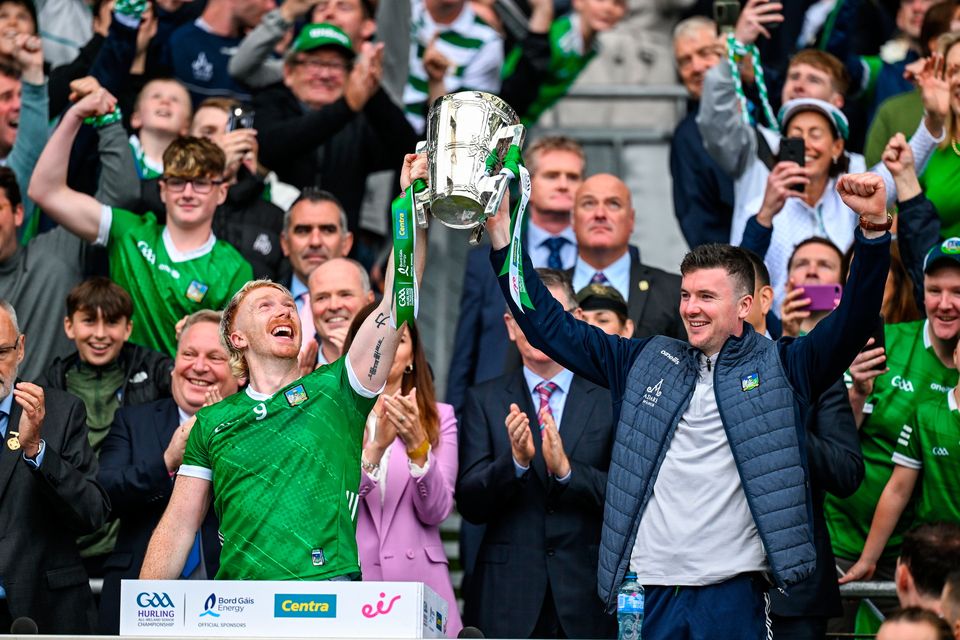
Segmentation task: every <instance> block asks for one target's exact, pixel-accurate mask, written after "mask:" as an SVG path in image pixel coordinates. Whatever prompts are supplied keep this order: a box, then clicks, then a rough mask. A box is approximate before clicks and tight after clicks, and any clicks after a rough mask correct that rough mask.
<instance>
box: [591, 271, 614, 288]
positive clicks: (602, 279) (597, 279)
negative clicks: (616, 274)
mask: <svg viewBox="0 0 960 640" xmlns="http://www.w3.org/2000/svg"><path fill="white" fill-rule="evenodd" d="M590 284H607V285H608V284H610V281H609V280H607V276H605V275H603V271H597V272H596V273H595V274H593V277H592V278H590Z"/></svg>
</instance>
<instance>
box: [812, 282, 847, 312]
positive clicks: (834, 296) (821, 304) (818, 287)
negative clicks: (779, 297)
mask: <svg viewBox="0 0 960 640" xmlns="http://www.w3.org/2000/svg"><path fill="white" fill-rule="evenodd" d="M841 295H843V287H842V286H841V285H839V284H805V285H803V297H804V298H807V299H809V300H810V305H809V306H808V307H807V310H808V311H833V310H834V309H836V308H837V304H839V302H840V296H841Z"/></svg>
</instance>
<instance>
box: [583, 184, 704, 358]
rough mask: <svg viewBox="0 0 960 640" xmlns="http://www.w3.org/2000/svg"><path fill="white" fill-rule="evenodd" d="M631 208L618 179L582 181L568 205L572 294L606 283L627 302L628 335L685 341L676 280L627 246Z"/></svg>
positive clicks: (628, 197) (628, 244)
mask: <svg viewBox="0 0 960 640" xmlns="http://www.w3.org/2000/svg"><path fill="white" fill-rule="evenodd" d="M634 218H635V215H634V210H633V204H632V199H631V196H630V189H628V188H627V185H626V184H624V182H623V180H621V179H620V178H618V177H616V176H614V175H610V174H608V173H601V174H598V175H595V176H591V177H590V178H588V179H587V180H584V182H583V184H582V185H581V186H580V189H578V190H577V196H576V201H575V203H574V207H573V232H574V234H575V235H576V237H577V263H576V265H574V267H573V270H572V273H571V278H572V279H573V289H574V291H580V290H581V289H583V288H584V287H586V286H587V285H589V284H594V283H596V284H606V285H610V286H611V287H613V288H614V289H616V290H617V291H619V292H620V295H622V296H623V298H624V299H625V300H626V301H627V315H628V316H629V318H630V319H631V320H633V337H635V338H642V337H645V336H655V335H665V336H669V337H671V338H679V339H681V340H683V339H686V335H687V334H686V331H685V330H684V328H683V321H682V320H681V319H680V276H677V275H674V274H672V273H667V272H666V271H661V270H660V269H657V268H654V267H650V266H647V265H645V264H643V263H642V262H640V252H639V251H637V249H636V247H632V246H630V235H631V234H632V233H633V224H634Z"/></svg>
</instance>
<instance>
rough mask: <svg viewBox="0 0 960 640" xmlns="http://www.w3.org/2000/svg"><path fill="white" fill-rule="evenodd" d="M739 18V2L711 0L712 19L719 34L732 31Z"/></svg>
mask: <svg viewBox="0 0 960 640" xmlns="http://www.w3.org/2000/svg"><path fill="white" fill-rule="evenodd" d="M739 18H740V2H739V0H713V19H714V21H715V22H716V23H717V27H718V28H719V29H720V31H721V32H727V31H733V30H734V28H735V27H736V26H737V20H738V19H739Z"/></svg>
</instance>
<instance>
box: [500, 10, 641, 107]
mask: <svg viewBox="0 0 960 640" xmlns="http://www.w3.org/2000/svg"><path fill="white" fill-rule="evenodd" d="M550 4H551V3H550V2H549V1H540V2H532V3H531V5H532V8H533V13H532V14H531V19H530V32H531V34H535V33H537V32H538V31H539V30H541V29H542V30H543V31H546V33H545V34H544V35H542V36H540V37H541V38H544V37H545V39H546V40H547V41H548V46H549V49H550V54H549V55H550V66H549V67H548V68H547V69H546V73H545V74H541V75H540V76H539V78H536V80H537V82H536V84H537V85H538V87H539V89H538V90H537V92H536V96H535V97H534V98H533V102H532V103H531V104H530V105H529V106H527V107H525V108H521V107H518V106H516V105H514V107H515V108H517V109H520V111H521V113H520V116H521V118H522V119H523V123H524V124H525V125H527V126H531V125H534V124H536V122H537V120H538V119H539V118H540V116H541V115H543V112H544V111H546V110H547V109H549V108H550V107H552V106H553V105H554V104H556V103H557V101H558V100H560V98H562V97H563V96H565V95H566V94H567V91H569V90H570V86H571V85H572V84H573V83H574V81H576V79H577V76H579V75H580V72H581V71H583V70H584V69H585V68H586V66H587V64H589V63H590V61H591V60H593V58H594V56H595V55H596V54H597V50H598V43H597V36H598V35H599V34H601V33H603V32H605V31H609V30H610V29H613V28H614V27H615V26H617V23H618V22H620V20H621V19H623V16H624V15H625V14H626V12H627V2H626V0H613V1H611V0H574V2H573V10H572V11H571V12H570V13H568V14H566V15H564V16H561V17H560V18H557V19H556V20H554V21H553V22H552V23H549V22H548V24H549V30H547V28H546V26H545V25H544V26H543V27H541V25H540V24H539V23H538V21H537V19H538V17H539V15H540V14H541V13H542V11H543V9H544V8H549V5H550ZM544 5H546V6H544ZM523 46H524V45H517V46H516V47H515V48H514V49H513V50H512V51H511V52H510V55H509V56H507V59H506V61H505V62H504V65H503V77H504V82H505V83H506V82H507V80H508V79H509V78H510V76H512V75H513V74H514V73H515V72H516V71H517V67H518V65H519V64H522V59H521V58H522V57H523V56H524V54H525V52H524V51H523ZM525 46H529V45H528V44H527V45H525Z"/></svg>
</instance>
